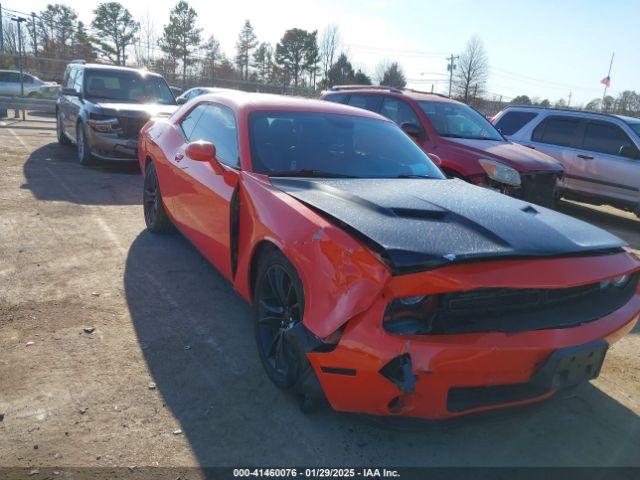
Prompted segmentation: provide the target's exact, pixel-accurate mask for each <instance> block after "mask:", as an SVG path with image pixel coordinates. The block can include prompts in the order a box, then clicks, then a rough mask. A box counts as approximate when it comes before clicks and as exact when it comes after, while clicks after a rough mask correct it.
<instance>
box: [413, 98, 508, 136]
mask: <svg viewBox="0 0 640 480" xmlns="http://www.w3.org/2000/svg"><path fill="white" fill-rule="evenodd" d="M418 104H419V105H420V108H422V111H423V112H424V113H425V114H426V115H427V117H428V118H429V121H430V122H431V125H432V126H433V128H434V129H435V130H436V132H438V134H439V135H440V136H442V137H450V138H468V139H472V140H500V141H504V138H502V136H501V135H500V133H499V132H498V131H497V130H496V129H495V127H494V126H493V125H491V123H489V121H488V120H487V119H486V118H484V117H483V116H482V115H480V114H479V113H478V112H476V111H475V110H474V109H473V108H471V107H469V106H468V105H464V104H461V103H448V102H418Z"/></svg>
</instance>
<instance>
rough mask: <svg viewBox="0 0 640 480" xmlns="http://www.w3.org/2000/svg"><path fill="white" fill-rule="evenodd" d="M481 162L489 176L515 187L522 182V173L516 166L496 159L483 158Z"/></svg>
mask: <svg viewBox="0 0 640 480" xmlns="http://www.w3.org/2000/svg"><path fill="white" fill-rule="evenodd" d="M479 162H480V165H481V166H482V168H483V169H484V171H485V172H486V173H487V175H488V176H489V178H491V179H493V180H495V181H496V182H500V183H506V184H507V185H513V186H515V187H519V186H520V185H521V184H522V181H521V180H520V174H519V173H518V171H517V170H516V169H515V168H511V167H509V166H507V165H505V164H504V163H500V162H496V161H494V160H487V159H486V158H481V159H480V160H479Z"/></svg>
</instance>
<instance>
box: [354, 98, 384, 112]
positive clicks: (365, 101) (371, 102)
mask: <svg viewBox="0 0 640 480" xmlns="http://www.w3.org/2000/svg"><path fill="white" fill-rule="evenodd" d="M349 105H351V106H352V107H358V108H364V109H365V110H370V111H372V112H377V111H378V110H379V109H380V96H378V95H361V94H351V98H350V99H349Z"/></svg>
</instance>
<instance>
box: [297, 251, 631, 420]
mask: <svg viewBox="0 0 640 480" xmlns="http://www.w3.org/2000/svg"><path fill="white" fill-rule="evenodd" d="M639 268H640V266H639V263H638V260H637V259H636V258H635V256H633V255H632V254H630V253H627V252H620V253H617V254H608V255H601V256H594V257H573V258H562V259H537V260H522V261H500V262H491V263H478V264H468V265H456V266H451V267H445V268H441V269H438V270H434V271H431V272H423V273H417V274H412V275H404V276H398V277H394V278H393V279H391V281H390V284H389V285H388V288H386V289H385V290H384V292H383V293H381V294H380V295H379V296H378V297H377V298H376V299H375V300H374V301H373V303H372V305H371V306H370V307H369V308H368V309H367V310H366V311H364V312H362V313H360V314H358V315H356V316H355V317H354V318H352V319H351V320H349V322H348V323H347V325H346V327H345V329H344V332H343V333H342V335H341V337H340V340H339V342H338V343H337V345H335V348H333V349H332V350H330V351H322V352H321V351H312V352H310V353H308V354H307V357H308V358H309V361H310V363H311V365H312V367H313V369H314V371H315V374H316V376H317V378H318V380H319V383H320V385H321V386H322V390H323V392H324V394H325V396H326V397H327V399H328V401H329V403H330V404H331V406H332V407H333V408H334V409H335V410H338V411H344V412H358V413H364V414H370V415H403V416H411V417H418V418H427V419H437V418H447V417H453V416H458V415H462V414H467V413H471V412H477V411H481V410H488V409H493V408H501V407H507V406H511V405H518V404H525V403H529V402H534V401H538V400H542V399H544V398H547V397H549V396H550V395H552V394H553V393H554V392H555V391H556V390H558V389H559V388H562V387H565V386H569V385H573V384H575V383H578V382H580V381H584V380H589V379H592V378H595V377H596V376H597V375H598V373H599V369H600V366H601V364H602V359H603V358H604V355H605V353H606V349H607V347H608V345H610V344H611V343H613V342H615V341H616V340H618V339H619V338H621V337H622V336H623V335H624V334H626V333H627V332H628V331H630V330H631V329H632V328H633V326H634V325H635V323H636V321H637V318H638V314H639V312H640V293H639V291H638V288H637V287H636V286H635V285H636V284H634V287H633V291H632V292H631V295H630V297H629V298H628V299H627V300H625V302H626V303H625V304H624V305H622V306H620V308H617V309H616V310H615V311H612V312H610V313H608V314H606V315H604V316H602V317H601V318H598V319H595V320H593V321H589V322H588V323H584V324H582V325H579V326H573V327H571V328H543V329H539V330H528V331H517V330H518V329H515V330H516V331H515V332H505V331H488V332H481V333H463V334H438V335H429V334H424V335H402V334H392V333H389V332H388V331H386V330H385V328H384V327H383V322H382V319H383V316H384V314H385V310H386V308H387V306H388V305H389V302H390V301H391V300H392V299H394V298H402V297H410V296H412V295H423V294H436V293H443V292H455V291H461V290H474V289H483V288H523V289H524V288H532V289H533V288H547V289H563V288H570V287H579V286H582V285H587V284H591V283H594V282H602V281H604V280H605V279H607V278H612V277H614V276H616V275H622V274H630V273H632V272H635V271H636V270H638V269H639ZM578 363H579V364H580V367H579V368H578V367H574V366H573V365H575V364H578Z"/></svg>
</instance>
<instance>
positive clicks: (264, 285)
mask: <svg viewBox="0 0 640 480" xmlns="http://www.w3.org/2000/svg"><path fill="white" fill-rule="evenodd" d="M254 305H255V310H256V315H255V335H256V344H257V347H258V355H259V357H260V361H261V362H262V366H263V367H264V369H265V372H266V373H267V376H268V377H269V379H270V380H271V381H272V382H273V383H274V384H275V385H276V386H278V387H280V388H282V389H291V387H293V386H294V385H296V383H297V382H298V380H299V379H300V377H301V375H302V372H303V369H304V366H303V365H302V359H301V352H299V351H298V349H297V348H296V347H295V345H292V344H290V343H288V341H287V335H286V331H287V330H288V329H290V328H291V327H293V326H294V325H296V324H298V323H299V322H301V321H302V316H303V314H304V291H303V288H302V281H301V280H300V277H299V275H298V273H297V272H296V269H295V268H294V266H293V265H292V264H291V262H289V260H287V258H286V257H285V256H284V255H283V254H282V253H281V252H280V251H278V250H275V251H273V252H271V253H268V254H267V255H266V256H265V257H264V258H263V259H262V260H261V262H260V266H259V268H258V275H257V279H256V283H255V288H254Z"/></svg>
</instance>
